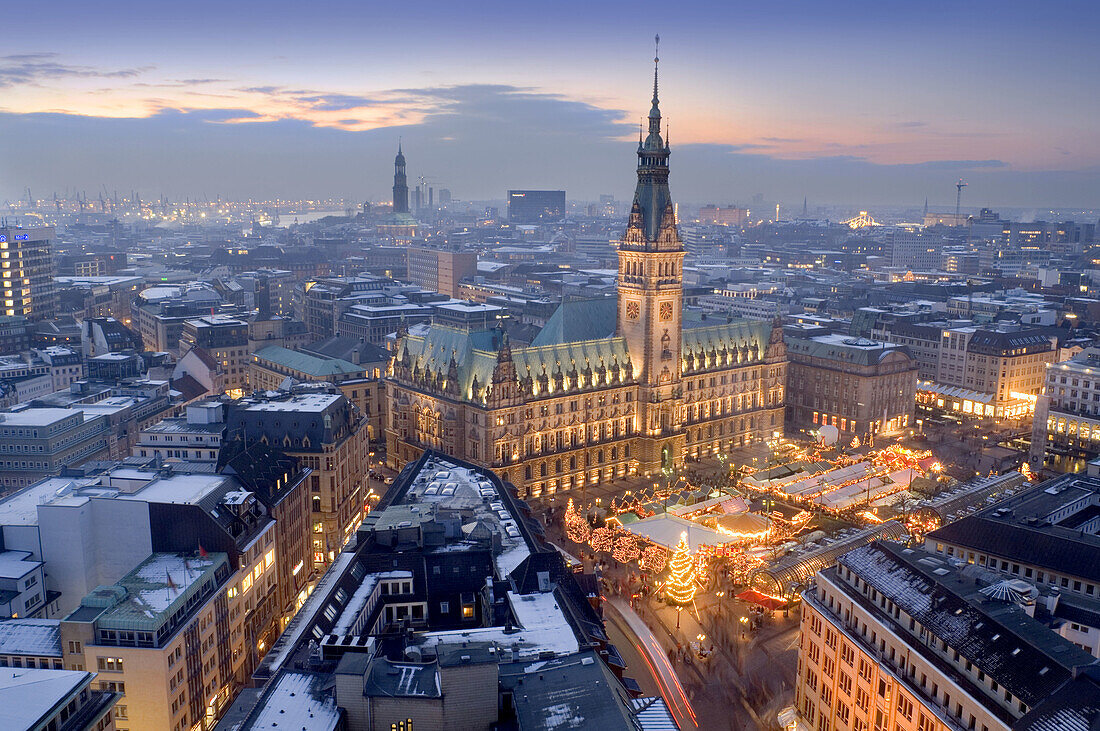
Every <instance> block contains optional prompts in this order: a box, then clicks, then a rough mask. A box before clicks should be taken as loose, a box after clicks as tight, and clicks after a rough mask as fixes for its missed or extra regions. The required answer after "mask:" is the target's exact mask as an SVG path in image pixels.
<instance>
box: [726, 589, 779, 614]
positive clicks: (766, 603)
mask: <svg viewBox="0 0 1100 731" xmlns="http://www.w3.org/2000/svg"><path fill="white" fill-rule="evenodd" d="M737 598H738V599H740V600H741V601H743V602H749V603H750V604H757V605H759V606H761V607H764V608H765V609H768V610H770V611H775V610H776V609H782V608H783V607H785V606H787V602H786V601H784V600H783V599H776V598H775V597H773V596H768V595H767V594H761V593H760V592H758V591H753V590H752V589H748V590H747V591H743V592H741V593H740V594H738V595H737Z"/></svg>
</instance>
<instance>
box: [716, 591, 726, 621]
mask: <svg viewBox="0 0 1100 731" xmlns="http://www.w3.org/2000/svg"><path fill="white" fill-rule="evenodd" d="M725 595H726V592H724V591H718V592H715V596H717V597H718V616H722V597H724V596H725Z"/></svg>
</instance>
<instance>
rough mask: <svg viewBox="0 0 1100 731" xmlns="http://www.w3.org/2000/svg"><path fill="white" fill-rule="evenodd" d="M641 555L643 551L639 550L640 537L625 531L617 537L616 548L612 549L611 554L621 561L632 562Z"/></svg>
mask: <svg viewBox="0 0 1100 731" xmlns="http://www.w3.org/2000/svg"><path fill="white" fill-rule="evenodd" d="M641 555H642V552H641V551H639V550H638V539H637V538H635V537H634V536H632V535H630V534H629V533H626V532H623V533H622V534H620V535H619V537H618V538H616V539H615V548H614V549H613V550H612V551H611V556H612V558H614V559H615V560H616V561H618V562H619V563H630V562H631V561H634V560H635V559H637V558H638V557H639V556H641Z"/></svg>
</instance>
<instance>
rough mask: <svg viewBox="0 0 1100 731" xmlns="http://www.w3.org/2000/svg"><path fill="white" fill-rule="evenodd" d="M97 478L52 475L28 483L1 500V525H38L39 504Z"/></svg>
mask: <svg viewBox="0 0 1100 731" xmlns="http://www.w3.org/2000/svg"><path fill="white" fill-rule="evenodd" d="M85 482H95V480H74V479H73V478H71V477H51V478H48V479H46V480H42V481H40V482H36V483H34V484H33V485H28V486H27V487H25V488H23V489H22V490H20V491H19V492H17V493H14V494H12V495H8V496H7V497H6V498H4V499H3V500H2V501H0V525H38V506H39V505H41V504H42V503H45V502H48V501H49V500H51V499H52V498H54V497H56V496H57V495H58V494H59V491H65V490H68V489H69V488H71V487H72V486H74V485H79V484H83V483H85Z"/></svg>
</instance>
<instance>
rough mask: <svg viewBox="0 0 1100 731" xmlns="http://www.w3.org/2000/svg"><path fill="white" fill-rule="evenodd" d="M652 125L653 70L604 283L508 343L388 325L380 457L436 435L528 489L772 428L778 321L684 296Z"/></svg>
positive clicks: (499, 337)
mask: <svg viewBox="0 0 1100 731" xmlns="http://www.w3.org/2000/svg"><path fill="white" fill-rule="evenodd" d="M660 128H661V113H660V109H659V107H658V101H657V76H656V69H655V70H654V87H653V106H652V108H651V110H650V112H649V134H648V136H647V137H646V138H645V140H644V141H641V142H640V143H639V146H638V184H637V189H636V192H635V195H634V204H633V207H632V209H631V212H630V218H629V222H628V224H627V228H626V232H625V234H624V236H623V238H622V240H621V241H620V243H619V250H618V259H619V267H618V295H617V298H615V299H611V298H609V299H606V300H593V301H587V302H566V303H563V304H562V306H561V307H560V308H559V309H558V311H557V312H556V313H555V314H554V315H553V317H551V319H550V321H549V322H548V323H547V325H546V326H545V327H544V328H543V330H542V331H541V332H540V333H539V334H538V336H536V337H535V338H534V340H533V341H532V343H531V344H530V345H525V346H522V347H520V346H518V345H517V346H516V347H512V346H511V344H510V343H509V341H508V337H507V334H506V333H505V332H504V330H502V329H499V328H496V329H489V330H485V329H480V330H475V329H471V328H456V327H451V326H446V325H441V324H433V325H432V326H430V327H428V328H426V329H425V328H424V327H423V326H421V327H420V328H418V329H417V330H416V332H415V333H409V332H405V331H402V332H399V339H398V343H397V345H396V348H395V351H394V358H393V360H392V361H391V364H390V372H389V375H388V379H387V399H388V401H389V403H388V420H389V423H388V424H387V429H386V441H387V459H388V461H389V463H390V466H391V467H394V468H400V467H401V466H403V465H404V464H406V463H408V462H410V461H412V460H414V459H416V458H417V457H418V456H419V455H420V453H421V452H422V451H423V450H424V449H435V450H439V451H441V452H444V453H447V454H451V455H454V456H456V457H458V458H460V459H464V460H468V461H470V462H475V463H477V464H480V465H484V466H487V467H491V468H492V469H494V470H495V471H496V472H497V473H498V474H499V475H500V476H501V477H502V478H503V479H506V480H508V481H510V482H512V483H513V484H514V485H516V487H517V488H518V489H519V493H520V495H521V496H532V497H537V496H540V495H544V494H550V493H553V492H555V491H557V490H567V489H571V488H574V487H580V486H582V485H586V484H594V483H596V482H599V481H603V480H609V479H613V478H615V477H622V476H625V475H628V474H636V473H639V474H645V475H649V474H654V473H657V472H659V471H660V470H662V469H664V468H678V467H680V466H682V465H683V463H684V460H685V459H687V458H699V457H704V456H708V455H714V454H721V453H725V452H727V451H728V450H733V449H737V448H740V447H743V446H746V445H749V444H752V443H754V442H759V441H765V440H767V439H770V438H772V436H773V435H774V434H776V433H781V432H782V430H783V413H784V403H785V398H784V397H785V394H784V390H785V383H786V367H787V358H786V351H785V349H784V345H783V338H782V328H781V326H780V324H779V323H778V322H771V321H766V320H765V321H734V322H731V321H728V320H726V319H725V318H718V319H715V318H713V317H712V318H706V317H704V316H699V315H696V316H690V314H689V315H686V314H685V313H684V311H683V260H684V255H685V251H684V247H683V243H682V241H681V239H680V234H679V231H678V230H677V225H676V218H675V213H674V209H673V204H672V198H671V195H670V193H669V187H668V175H669V168H668V157H669V147H668V145H667V144H666V142H665V140H664V139H663V138H662V136H661V131H660Z"/></svg>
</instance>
